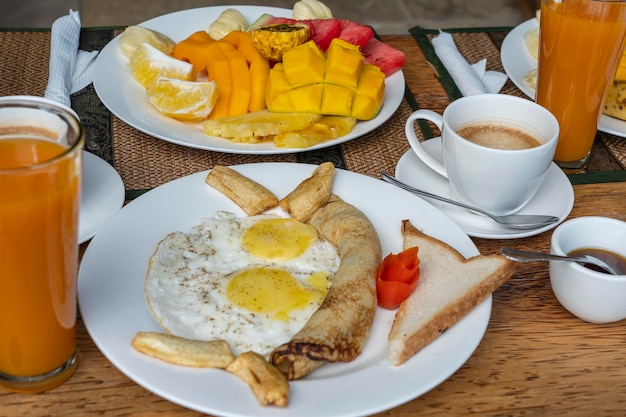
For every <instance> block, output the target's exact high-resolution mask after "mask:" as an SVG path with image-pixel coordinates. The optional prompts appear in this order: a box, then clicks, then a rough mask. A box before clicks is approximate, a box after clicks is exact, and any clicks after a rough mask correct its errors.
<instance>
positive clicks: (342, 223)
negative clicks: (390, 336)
mask: <svg viewBox="0 0 626 417" xmlns="http://www.w3.org/2000/svg"><path fill="white" fill-rule="evenodd" d="M309 223H310V224H311V225H313V226H314V227H315V228H316V229H317V230H318V232H319V233H320V234H321V235H322V236H323V237H324V238H326V239H327V240H328V241H330V242H331V243H332V244H334V245H335V247H336V248H337V250H338V252H339V256H340V258H341V262H340V265H339V270H338V271H337V273H336V274H335V276H334V278H333V284H332V286H331V287H330V290H329V291H328V295H327V296H326V298H325V300H324V302H323V303H322V305H321V306H320V308H319V309H318V310H317V311H316V312H315V313H314V314H313V315H312V316H311V318H310V319H309V321H308V322H307V323H306V325H305V326H304V327H303V328H302V330H300V331H299V332H298V333H297V334H296V335H295V336H294V337H293V338H292V339H291V340H290V341H289V342H288V343H286V344H283V345H281V346H279V347H277V348H276V349H275V350H274V352H272V355H271V362H272V363H273V364H274V365H275V366H276V367H278V369H280V370H281V371H282V372H284V373H285V374H286V375H287V378H288V379H290V380H294V379H299V378H302V377H303V376H305V375H307V374H308V373H310V372H311V371H313V370H314V369H315V368H317V367H318V366H320V365H321V364H323V363H325V362H348V361H352V360H354V359H355V358H356V357H357V356H358V355H359V354H360V353H361V352H362V350H363V346H364V345H365V342H366V340H367V336H368V335H369V332H370V329H371V326H372V323H373V321H374V315H375V312H376V305H377V301H376V271H377V270H378V266H379V264H380V262H381V258H382V249H381V245H380V240H379V237H378V233H377V232H376V229H374V226H373V225H372V224H371V222H370V221H369V219H368V218H367V217H366V216H365V215H364V214H363V213H362V212H361V211H360V210H358V209H357V208H355V207H354V206H352V205H350V204H348V203H346V202H344V201H343V200H341V198H339V197H337V196H335V195H332V196H331V198H330V199H329V200H328V202H327V203H326V204H324V205H323V206H322V207H321V208H320V209H319V210H317V211H316V212H315V214H313V216H312V217H311V220H310V222H309Z"/></svg>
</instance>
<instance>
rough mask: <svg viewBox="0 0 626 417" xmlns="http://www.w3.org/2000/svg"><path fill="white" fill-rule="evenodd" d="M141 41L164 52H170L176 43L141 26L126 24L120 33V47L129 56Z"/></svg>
mask: <svg viewBox="0 0 626 417" xmlns="http://www.w3.org/2000/svg"><path fill="white" fill-rule="evenodd" d="M142 43H147V44H150V46H153V47H155V48H156V49H158V50H159V51H161V52H163V53H166V54H170V53H171V52H172V50H173V49H174V45H176V43H175V42H174V41H173V40H171V39H170V38H169V37H167V36H166V35H164V34H162V33H159V32H157V31H154V30H151V29H147V28H144V27H142V26H128V27H127V28H126V29H125V30H124V32H123V33H122V34H121V35H120V47H121V48H122V52H124V55H126V56H127V57H129V58H130V56H131V55H132V54H133V53H134V52H135V50H136V49H137V47H139V45H141V44H142Z"/></svg>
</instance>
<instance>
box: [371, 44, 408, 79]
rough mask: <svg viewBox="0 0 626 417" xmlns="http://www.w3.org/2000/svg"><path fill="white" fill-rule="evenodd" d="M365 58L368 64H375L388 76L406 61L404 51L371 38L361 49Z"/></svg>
mask: <svg viewBox="0 0 626 417" xmlns="http://www.w3.org/2000/svg"><path fill="white" fill-rule="evenodd" d="M361 53H362V54H363V57H364V60H363V62H365V63H368V64H374V65H376V66H377V67H378V68H380V70H381V71H382V72H384V73H385V75H386V76H387V77H388V76H390V75H391V74H393V73H394V72H396V71H398V70H399V69H401V68H402V67H403V66H404V64H405V63H406V55H404V52H402V51H400V50H398V49H396V48H394V47H393V46H390V45H387V44H386V43H383V42H381V41H379V40H378V39H376V38H372V39H370V40H369V41H368V42H367V44H365V46H364V47H363V48H362V49H361Z"/></svg>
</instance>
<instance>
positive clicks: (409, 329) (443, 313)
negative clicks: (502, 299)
mask: <svg viewBox="0 0 626 417" xmlns="http://www.w3.org/2000/svg"><path fill="white" fill-rule="evenodd" d="M402 238H403V247H404V249H407V248H409V247H412V246H418V247H419V251H418V257H419V259H420V270H421V275H420V278H419V281H418V284H417V287H416V288H415V290H414V291H413V293H412V294H411V295H410V296H409V298H407V299H406V300H404V301H403V302H402V304H401V305H400V307H399V308H398V311H397V312H396V317H395V320H394V322H393V325H392V327H391V331H390V332H389V354H388V360H389V363H390V364H391V365H393V366H398V365H401V364H403V363H404V362H406V361H407V360H408V359H409V358H410V357H412V356H413V355H414V354H416V353H417V352H418V351H419V350H421V349H422V348H423V347H424V346H426V345H428V344H429V343H430V342H432V341H433V340H435V339H436V338H437V337H438V336H439V335H440V334H441V333H443V332H444V331H445V330H446V329H447V328H449V327H450V326H452V325H453V324H454V323H456V322H457V321H459V320H460V319H462V318H463V317H464V316H465V315H466V314H467V313H469V312H470V311H471V310H472V309H473V308H474V307H476V306H477V305H478V304H480V303H481V302H482V301H483V300H484V299H485V298H487V296H488V295H489V294H491V293H492V292H493V291H495V290H496V289H497V288H498V287H499V286H500V285H502V284H503V283H504V282H505V281H506V280H507V279H508V278H509V277H511V276H512V275H513V272H514V266H513V262H512V261H510V260H508V259H506V258H505V257H503V256H500V255H488V256H483V255H479V256H475V257H472V258H468V259H465V258H464V257H463V256H462V255H461V254H460V253H459V252H457V251H456V250H455V249H454V248H452V247H451V246H449V245H447V244H446V243H444V242H441V241H440V240H437V239H435V238H433V237H431V236H428V235H426V234H424V233H422V232H420V231H419V230H417V229H416V228H415V226H413V225H412V224H411V223H410V222H409V221H408V220H404V221H403V222H402Z"/></svg>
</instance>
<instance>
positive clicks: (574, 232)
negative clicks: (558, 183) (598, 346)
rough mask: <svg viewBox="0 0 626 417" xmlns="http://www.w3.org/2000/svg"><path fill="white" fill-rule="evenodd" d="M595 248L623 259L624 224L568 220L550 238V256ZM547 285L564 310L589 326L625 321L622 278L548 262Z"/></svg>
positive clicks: (625, 285)
mask: <svg viewBox="0 0 626 417" xmlns="http://www.w3.org/2000/svg"><path fill="white" fill-rule="evenodd" d="M582 248H598V249H604V250H608V251H611V252H614V253H617V254H620V255H622V256H626V222H623V221H620V220H616V219H611V218H608V217H598V216H588V217H579V218H576V219H572V220H568V221H566V222H564V223H563V224H561V225H560V226H559V227H557V228H556V229H555V231H554V233H553V234H552V239H551V248H550V252H551V253H553V254H555V255H567V254H568V253H569V252H571V251H573V250H576V249H582ZM550 284H551V285H552V291H553V292H554V295H555V296H556V298H557V300H559V302H560V303H561V305H562V306H563V307H565V309H566V310H568V311H569V312H570V313H572V314H573V315H575V316H576V317H578V318H580V319H581V320H584V321H588V322H590V323H610V322H613V321H618V320H622V319H625V318H626V275H610V274H605V273H602V272H597V271H594V270H592V269H589V268H586V267H584V266H582V265H579V264H577V263H574V262H562V261H550Z"/></svg>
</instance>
